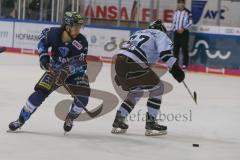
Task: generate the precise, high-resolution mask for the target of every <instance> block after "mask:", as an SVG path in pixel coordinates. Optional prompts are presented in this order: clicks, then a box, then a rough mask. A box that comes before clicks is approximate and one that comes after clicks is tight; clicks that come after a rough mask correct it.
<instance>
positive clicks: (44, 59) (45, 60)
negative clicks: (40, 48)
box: [40, 55, 50, 71]
mask: <svg viewBox="0 0 240 160" xmlns="http://www.w3.org/2000/svg"><path fill="white" fill-rule="evenodd" d="M49 64H50V56H49V55H43V56H40V67H41V68H42V69H43V70H45V71H48V67H49Z"/></svg>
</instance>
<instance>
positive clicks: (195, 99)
mask: <svg viewBox="0 0 240 160" xmlns="http://www.w3.org/2000/svg"><path fill="white" fill-rule="evenodd" d="M193 96H194V101H195V103H196V104H197V93H196V92H195V91H194V92H193Z"/></svg>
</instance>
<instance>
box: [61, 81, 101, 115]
mask: <svg viewBox="0 0 240 160" xmlns="http://www.w3.org/2000/svg"><path fill="white" fill-rule="evenodd" d="M63 87H64V88H65V89H66V90H67V91H68V93H69V94H70V95H71V96H72V97H74V98H76V99H77V100H78V101H80V100H79V99H78V97H77V96H75V95H74V94H73V93H72V91H71V89H70V88H69V87H68V86H67V85H66V84H63ZM82 108H83V110H84V111H85V112H86V113H87V114H88V115H89V116H90V117H91V118H95V117H96V116H97V115H99V114H100V113H101V112H102V108H103V104H100V105H99V106H98V107H96V108H95V109H94V111H92V112H90V111H89V110H88V109H87V108H86V107H85V106H82Z"/></svg>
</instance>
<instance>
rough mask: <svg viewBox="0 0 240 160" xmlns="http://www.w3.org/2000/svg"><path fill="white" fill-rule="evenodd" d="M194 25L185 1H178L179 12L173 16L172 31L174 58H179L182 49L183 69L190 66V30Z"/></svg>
mask: <svg viewBox="0 0 240 160" xmlns="http://www.w3.org/2000/svg"><path fill="white" fill-rule="evenodd" d="M191 25H192V15H191V12H190V11H189V10H188V9H186V8H185V0H178V4H177V10H176V11H175V13H174V16H173V22H172V31H174V49H173V52H174V56H175V57H176V58H177V59H178V58H179V51H180V48H182V53H183V69H187V67H188V64H189V55H188V40H189V28H190V27H191Z"/></svg>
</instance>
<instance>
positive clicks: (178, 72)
mask: <svg viewBox="0 0 240 160" xmlns="http://www.w3.org/2000/svg"><path fill="white" fill-rule="evenodd" d="M169 72H170V73H171V74H172V76H173V77H174V78H175V79H176V80H177V81H178V82H179V83H181V82H182V81H183V80H184V78H185V73H184V72H183V70H182V69H181V68H180V67H179V65H178V64H177V62H176V63H175V64H174V65H173V66H172V68H171V69H170V71H169Z"/></svg>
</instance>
